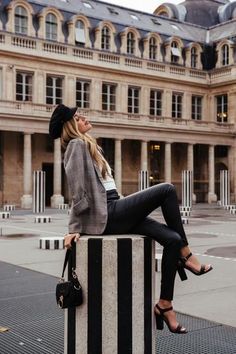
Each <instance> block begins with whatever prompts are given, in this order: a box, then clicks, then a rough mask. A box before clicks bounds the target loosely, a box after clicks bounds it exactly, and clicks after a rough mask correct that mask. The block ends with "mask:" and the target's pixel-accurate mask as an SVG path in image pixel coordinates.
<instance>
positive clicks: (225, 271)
mask: <svg viewBox="0 0 236 354" xmlns="http://www.w3.org/2000/svg"><path fill="white" fill-rule="evenodd" d="M45 214H46V215H51V216H52V222H51V223H47V224H36V223H34V215H33V214H32V213H31V212H27V211H22V210H16V211H13V212H11V218H10V219H7V220H0V261H1V262H6V263H8V264H11V265H16V266H20V267H24V268H27V269H29V270H34V271H38V272H42V273H44V274H45V276H46V275H51V276H60V273H61V268H62V262H63V259H64V251H63V250H40V249H39V238H40V237H46V236H63V235H64V233H66V231H67V222H68V214H67V212H66V211H63V210H55V209H54V210H53V209H47V210H46V212H45ZM153 217H156V218H157V219H159V220H162V217H161V215H160V213H159V212H154V213H153ZM185 230H186V233H187V235H188V239H189V243H190V245H191V248H192V251H193V252H194V253H195V254H198V257H199V259H200V260H201V261H202V262H204V263H211V264H212V265H213V267H214V270H213V271H212V272H210V273H209V274H207V275H204V276H201V277H196V276H194V275H192V274H191V273H189V272H188V278H189V279H188V281H185V282H181V281H180V280H179V278H178V276H177V278H176V290H175V300H174V306H175V309H176V310H177V311H178V312H181V313H182V314H184V315H182V317H181V321H182V322H183V324H184V325H186V326H187V324H186V321H187V322H189V321H190V322H191V321H192V320H193V321H194V323H197V322H198V323H199V328H201V327H202V326H203V327H204V329H206V328H208V330H205V331H204V332H202V333H203V334H204V335H205V336H206V337H207V336H208V337H209V338H210V337H211V338H212V333H210V332H209V329H210V328H211V329H212V328H214V333H215V335H216V336H218V337H219V338H220V335H219V333H218V332H217V331H219V329H221V332H220V333H221V334H222V329H223V332H224V333H227V335H229V334H230V336H229V338H228V337H227V336H226V337H225V336H223V337H224V340H223V339H222V340H221V341H220V343H221V344H222V343H226V342H227V343H228V344H230V348H228V349H227V348H226V349H225V350H226V351H222V350H221V349H219V348H221V345H219V343H218V346H216V347H215V348H214V349H207V350H208V351H207V352H206V353H207V354H218V353H219V354H223V353H224V354H231V353H232V354H236V343H235V341H231V339H230V338H231V337H232V336H233V337H234V338H235V337H236V328H234V327H236V297H235V293H236V282H235V271H236V215H231V214H230V213H229V211H226V210H223V209H222V208H220V207H217V206H209V205H205V204H197V205H195V206H194V207H193V211H192V213H191V217H190V219H189V224H188V225H185ZM157 251H158V252H161V248H160V247H159V248H158V249H157ZM1 269H2V268H1ZM157 276H158V277H160V273H158V275H157ZM52 279H55V278H53V277H52ZM159 283H160V282H159V281H158V284H159ZM1 292H2V286H1V290H0V293H1ZM157 294H158V292H157ZM180 316H181V315H180ZM193 316H196V317H198V319H195V318H194V317H193ZM0 318H1V316H0ZM199 321H200V322H199ZM201 321H205V322H204V323H202V322H201ZM214 324H215V325H214ZM222 324H223V325H227V326H232V327H233V328H231V327H227V326H222ZM0 326H3V323H0ZM191 326H192V325H191V324H190V327H191ZM193 327H194V326H193ZM199 328H198V330H199ZM192 333H195V334H196V333H197V332H196V331H195V332H194V331H193V332H192ZM217 333H218V334H217ZM231 334H232V336H231ZM1 336H2V335H1ZM163 336H164V337H165V336H168V338H169V340H170V342H169V346H168V349H164V347H163V345H164V343H166V340H165V338H164V337H163ZM189 336H190V334H188V335H187V337H186V339H185V349H186V350H185V349H184V348H183V351H182V350H181V351H180V349H177V348H178V346H177V341H180V342H181V343H182V344H181V345H183V343H184V341H183V339H182V340H181V339H179V338H178V337H179V336H176V335H174V336H173V335H171V334H170V333H168V332H165V331H163V333H160V334H159V342H160V344H161V343H162V351H161V354H167V353H168V354H174V353H178V354H182V353H185V354H187V353H190V354H198V353H199V354H203V353H205V351H204V350H203V349H201V348H200V347H199V345H198V349H196V350H195V351H193V347H192V346H191V349H188V350H189V351H188V350H187V347H188V348H190V347H189V345H190V342H189V341H188V339H187V338H190V337H189ZM181 337H182V336H181ZM162 338H164V339H163V340H162ZM192 338H193V334H192ZM198 338H203V337H201V336H198ZM225 338H228V339H227V341H226V340H225ZM0 339H1V338H0ZM202 340H203V345H204V338H203V339H202ZM171 341H172V342H173V348H175V350H179V351H172V352H171V350H170V343H171ZM224 341H225V342H224ZM196 343H197V342H196ZM232 346H234V349H235V350H234V349H233V351H232ZM224 347H226V344H225V345H224ZM199 348H200V349H199ZM205 348H208V346H207V345H206V342H205ZM217 348H218V349H219V350H220V351H219V350H218V349H217ZM167 350H168V351H167ZM173 350H174V349H173ZM199 350H200V351H199ZM0 353H1V354H7V353H8V352H7V351H6V352H2V350H1V349H0ZM12 353H13V352H9V354H12ZM18 353H24V354H25V353H26V352H24V351H23V352H20V351H19V352H18ZM18 353H17V354H18ZM27 353H28V352H27ZM34 353H36V352H34ZM54 353H55V354H59V352H57V351H54ZM159 353H160V352H159Z"/></svg>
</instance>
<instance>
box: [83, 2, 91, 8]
mask: <svg viewBox="0 0 236 354" xmlns="http://www.w3.org/2000/svg"><path fill="white" fill-rule="evenodd" d="M83 5H84V7H87V9H92V8H93V7H92V5H91V4H90V3H88V2H85V1H83Z"/></svg>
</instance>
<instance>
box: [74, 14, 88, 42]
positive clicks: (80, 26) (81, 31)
mask: <svg viewBox="0 0 236 354" xmlns="http://www.w3.org/2000/svg"><path fill="white" fill-rule="evenodd" d="M75 41H76V43H78V44H79V45H81V46H84V45H85V43H86V39H85V27H84V23H83V21H81V20H78V21H76V24H75Z"/></svg>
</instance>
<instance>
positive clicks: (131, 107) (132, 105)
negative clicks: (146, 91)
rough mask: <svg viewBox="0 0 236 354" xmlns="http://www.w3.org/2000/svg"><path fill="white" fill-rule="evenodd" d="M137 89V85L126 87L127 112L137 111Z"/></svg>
mask: <svg viewBox="0 0 236 354" xmlns="http://www.w3.org/2000/svg"><path fill="white" fill-rule="evenodd" d="M139 91H140V89H139V88H137V87H129V88H128V113H139Z"/></svg>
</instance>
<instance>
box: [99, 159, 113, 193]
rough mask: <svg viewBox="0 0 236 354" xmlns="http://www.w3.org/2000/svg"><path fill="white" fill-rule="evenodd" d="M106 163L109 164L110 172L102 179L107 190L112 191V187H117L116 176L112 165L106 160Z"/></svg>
mask: <svg viewBox="0 0 236 354" xmlns="http://www.w3.org/2000/svg"><path fill="white" fill-rule="evenodd" d="M106 165H107V170H108V173H107V174H106V176H105V178H103V179H102V183H103V185H104V187H105V189H106V191H110V190H112V189H116V183H115V180H114V178H113V177H112V174H111V167H110V166H109V164H108V162H107V161H106Z"/></svg>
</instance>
